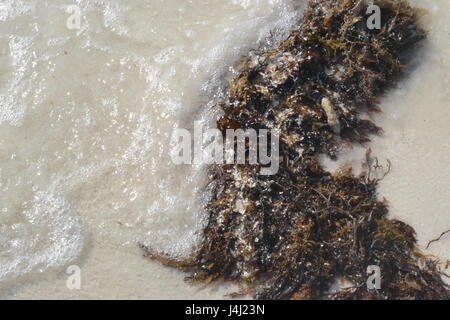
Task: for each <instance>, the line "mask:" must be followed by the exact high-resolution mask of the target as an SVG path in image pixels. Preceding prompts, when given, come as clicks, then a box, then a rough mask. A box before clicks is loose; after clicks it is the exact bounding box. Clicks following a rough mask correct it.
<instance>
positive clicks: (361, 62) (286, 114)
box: [146, 0, 450, 299]
mask: <svg viewBox="0 0 450 320" xmlns="http://www.w3.org/2000/svg"><path fill="white" fill-rule="evenodd" d="M374 3H375V4H376V5H378V6H379V7H381V16H382V28H381V29H374V30H369V28H368V27H367V25H366V21H367V18H368V16H367V15H366V9H367V6H368V4H367V3H365V2H364V1H361V0H341V1H338V0H310V1H309V4H308V7H307V9H306V12H305V14H304V18H303V20H302V23H301V25H300V26H299V27H298V29H297V30H294V31H293V32H292V33H291V34H290V36H289V37H288V38H287V39H286V40H285V41H284V42H282V43H281V44H280V45H279V46H278V47H277V48H272V49H260V50H257V51H252V52H251V53H250V54H249V56H248V57H247V58H246V59H245V60H244V61H243V63H242V64H241V65H240V67H239V74H238V75H237V77H236V78H235V79H234V80H233V81H232V83H231V86H230V88H229V91H228V97H227V99H226V100H225V101H223V102H222V103H220V105H219V106H220V107H221V108H222V110H223V111H224V115H223V116H222V117H221V118H220V120H219V121H218V128H219V129H221V130H223V131H224V132H225V130H226V129H228V128H232V129H235V128H242V129H246V128H254V129H260V128H268V129H278V130H279V135H280V159H279V160H280V169H279V171H278V173H277V174H275V175H272V176H263V175H260V170H259V169H260V168H259V167H258V166H257V165H215V166H213V167H212V168H211V180H212V182H211V186H210V189H211V191H212V195H213V196H212V199H211V200H210V202H209V203H208V204H207V206H206V211H207V214H208V224H207V226H206V228H205V229H204V231H203V233H204V234H203V240H202V242H201V244H200V247H199V249H198V251H197V252H195V254H194V255H193V257H192V258H191V259H187V260H185V261H175V260H173V259H171V258H169V257H167V256H164V255H162V254H161V253H158V254H157V253H155V252H152V250H150V249H148V248H146V249H147V254H148V256H149V257H151V258H153V259H155V260H158V261H161V262H163V263H165V264H167V265H171V266H174V267H178V268H180V269H183V270H185V271H187V272H190V273H191V276H190V279H191V280H192V281H194V282H204V283H210V282H212V281H216V280H225V281H236V282H238V283H240V284H241V287H242V292H241V293H242V294H253V295H254V297H255V298H258V299H449V298H450V291H449V288H448V287H447V286H446V284H445V283H444V282H443V281H442V278H441V276H442V274H441V271H440V269H439V267H438V263H437V262H436V261H434V260H432V259H430V258H427V257H425V256H423V255H421V254H420V252H419V251H418V249H417V248H416V238H415V232H414V230H413V228H412V227H410V226H408V225H406V224H405V223H403V222H401V221H397V220H391V219H389V218H388V217H387V214H388V208H387V204H386V202H383V201H379V200H378V199H377V183H378V182H379V180H378V179H376V178H375V177H374V175H373V171H374V170H376V169H377V167H378V166H374V165H373V163H372V161H373V159H372V158H371V157H370V154H369V153H368V155H367V167H366V170H365V173H364V174H362V175H361V176H358V177H355V176H354V175H353V174H352V172H351V171H350V170H344V171H342V172H341V173H338V174H331V173H330V172H328V171H326V170H325V169H324V168H323V167H322V166H321V164H320V162H319V160H318V157H319V156H320V155H328V156H330V157H332V158H335V157H337V155H338V151H339V150H340V149H341V147H342V146H343V145H344V144H346V145H349V144H352V143H365V142H367V141H369V136H370V135H371V134H377V133H379V132H380V130H381V129H380V128H378V127H377V126H375V125H374V124H373V123H372V122H370V121H368V120H362V119H360V117H359V116H358V115H359V114H360V112H361V111H366V112H367V111H369V112H371V111H372V112H374V111H378V106H377V99H376V97H377V96H379V95H380V94H381V93H382V92H383V91H384V90H386V89H387V88H389V87H391V86H392V85H393V84H394V83H395V81H396V80H397V79H398V77H399V75H400V73H401V70H402V68H403V64H402V63H404V61H403V57H404V53H405V52H407V49H408V48H411V46H412V45H413V44H415V43H417V42H418V41H419V40H421V39H423V38H424V36H425V32H424V31H423V30H422V29H421V28H420V27H419V26H418V25H417V16H416V11H415V10H414V9H412V8H411V7H410V6H409V5H408V3H407V2H406V1H400V0H399V1H395V0H389V1H388V0H384V1H381V0H379V1H374ZM238 204H239V205H238ZM370 265H376V266H379V267H380V270H381V289H378V290H376V289H373V290H372V289H369V288H368V286H367V278H368V275H367V267H368V266H370ZM337 279H345V280H346V281H347V282H348V283H350V284H351V285H350V287H347V288H345V289H342V288H341V289H339V290H337V292H336V291H334V292H332V291H330V288H331V287H332V286H333V284H334V283H335V282H336V280H337Z"/></svg>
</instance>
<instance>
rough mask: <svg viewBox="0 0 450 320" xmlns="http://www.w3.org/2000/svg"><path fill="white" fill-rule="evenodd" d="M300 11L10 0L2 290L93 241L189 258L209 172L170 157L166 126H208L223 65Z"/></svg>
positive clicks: (214, 2)
mask: <svg viewBox="0 0 450 320" xmlns="http://www.w3.org/2000/svg"><path fill="white" fill-rule="evenodd" d="M71 4H74V5H77V6H78V7H79V8H80V10H81V29H80V30H71V29H68V28H67V27H66V22H67V18H69V16H70V14H73V12H71V13H68V12H67V8H68V6H69V5H71ZM5 8H6V9H5ZM295 18H296V13H295V12H294V7H293V2H292V1H289V0H276V1H274V0H258V1H232V0H227V1H224V0H208V1H202V2H197V1H178V0H157V1H151V2H148V1H147V2H146V1H138V0H108V1H106V0H76V1H73V2H72V3H70V2H69V3H68V2H67V1H63V0H40V1H28V2H25V1H17V0H12V1H3V2H2V6H1V7H0V20H2V21H3V24H2V26H1V27H0V43H1V44H2V45H3V47H6V49H4V50H3V51H2V52H0V53H1V57H0V81H2V86H1V88H2V89H0V191H1V193H0V229H1V230H0V231H1V232H0V248H1V249H0V288H4V287H6V286H9V285H10V284H14V283H21V282H23V281H27V280H29V279H35V278H36V277H38V275H39V274H42V273H48V271H49V270H55V274H61V273H64V268H62V267H64V266H67V265H69V264H71V263H74V261H75V262H76V263H79V262H80V261H79V259H77V257H79V256H80V254H82V252H88V251H87V250H88V249H89V248H88V247H89V246H87V245H86V239H87V238H92V239H93V241H92V244H93V245H95V244H96V243H98V242H102V243H107V244H108V245H109V246H111V247H112V248H118V247H125V248H128V249H127V250H133V249H134V248H135V247H136V244H137V243H138V242H144V243H145V244H148V245H151V246H153V247H155V248H157V249H159V250H163V251H166V252H169V253H171V254H173V255H178V256H186V255H188V254H189V253H190V252H191V251H192V248H193V247H194V246H195V244H196V243H197V241H198V238H199V233H198V231H199V230H201V227H202V226H203V224H204V222H205V219H204V218H205V217H204V214H203V213H202V209H201V208H202V207H201V205H202V197H203V187H204V185H205V183H206V181H207V179H206V176H205V175H206V170H205V168H204V167H202V166H194V167H190V166H181V167H180V166H175V165H174V164H173V163H172V162H171V159H170V152H169V151H170V150H169V142H170V137H171V135H172V130H173V129H174V128H176V127H185V128H190V127H192V125H193V122H194V120H199V119H200V120H202V121H204V122H205V123H209V124H211V125H214V116H215V114H216V112H217V110H209V109H208V108H207V107H206V104H207V102H208V100H210V98H211V97H212V96H214V95H215V94H218V93H220V89H219V88H221V87H223V84H224V83H226V80H225V75H226V74H227V73H228V72H229V66H230V65H232V64H234V63H235V62H236V61H237V60H239V57H240V55H243V54H245V53H246V52H247V51H248V49H250V48H255V47H257V46H258V42H260V41H262V40H263V39H265V38H266V36H267V35H268V33H269V31H271V30H272V29H276V30H277V32H276V34H278V36H279V37H281V35H282V34H286V32H287V30H288V29H289V28H288V26H289V25H290V24H292V23H294V21H295ZM83 248H84V249H83ZM94 251H95V250H94ZM111 259H112V258H111ZM111 263H113V264H114V263H115V262H111Z"/></svg>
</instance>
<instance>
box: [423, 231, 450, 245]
mask: <svg viewBox="0 0 450 320" xmlns="http://www.w3.org/2000/svg"><path fill="white" fill-rule="evenodd" d="M449 232H450V230H447V231H444V232H442V233H441V235H440V236H439V237H437V238H436V239H433V240H431V241H430V242H428V244H427V247H426V249H428V248H429V247H430V245H431V244H432V243H433V242H438V241H440V240H441V239H442V237H443V236H445V235H446V234H447V233H449Z"/></svg>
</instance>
